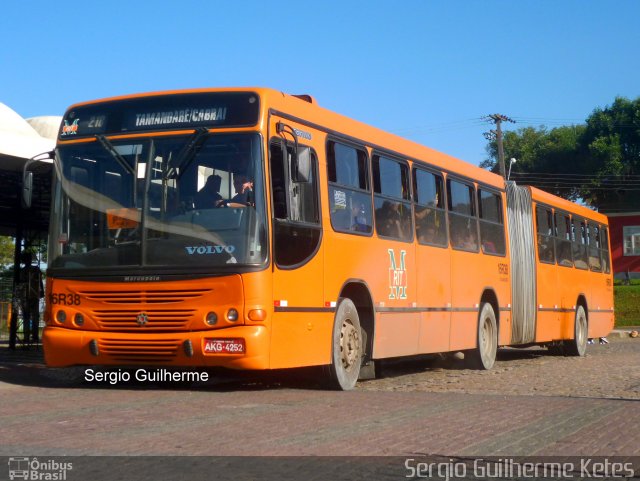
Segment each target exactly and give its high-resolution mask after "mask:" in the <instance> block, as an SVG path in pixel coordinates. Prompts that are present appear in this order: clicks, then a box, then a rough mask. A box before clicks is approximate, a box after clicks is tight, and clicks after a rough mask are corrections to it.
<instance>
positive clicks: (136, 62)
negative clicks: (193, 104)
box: [0, 0, 640, 164]
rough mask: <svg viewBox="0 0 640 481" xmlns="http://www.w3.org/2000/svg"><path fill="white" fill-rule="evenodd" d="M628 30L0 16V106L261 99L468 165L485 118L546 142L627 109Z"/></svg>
mask: <svg viewBox="0 0 640 481" xmlns="http://www.w3.org/2000/svg"><path fill="white" fill-rule="evenodd" d="M639 19H640V1H637V0H615V1H614V0H611V1H592V0H536V1H533V0H530V1H512V0H509V1H507V0H484V1H480V0H467V1H444V0H442V1H429V0H404V1H376V0H369V1H350V0H342V1H335V0H324V1H321V2H287V1H284V2H269V1H265V0H259V1H249V0H234V1H220V0H208V1H207V0H179V1H175V0H174V1H165V0H154V1H147V0H137V1H136V0H126V1H121V0H116V1H109V0H105V1H103V2H62V3H60V2H51V1H50V0H47V1H42V0H33V1H29V2H16V1H9V2H5V4H3V6H2V11H1V14H0V42H1V43H0V45H2V47H0V102H2V103H4V104H6V105H8V106H9V107H11V108H12V109H13V110H15V111H16V112H17V113H19V114H20V115H22V116H23V117H25V118H28V117H33V116H39V115H62V114H63V113H64V111H65V109H66V108H67V107H68V106H69V105H71V104H73V103H76V102H83V101H88V100H94V99H99V98H104V97H110V96H115V95H123V94H130V93H139V92H147V91H160V90H168V89H182V88H199V87H225V86H250V87H254V86H261V87H271V88H275V89H277V90H281V91H284V92H287V93H294V94H299V93H308V94H311V95H313V96H314V97H315V99H316V100H317V102H318V103H319V104H320V105H321V106H323V107H325V108H328V109H331V110H334V111H336V112H339V113H341V114H344V115H347V116H349V117H353V118H355V119H357V120H360V121H362V122H365V123H368V124H370V125H373V126H376V127H379V128H382V129H384V130H388V131H391V132H393V133H396V134H399V135H401V136H403V137H407V138H409V139H411V140H414V141H416V142H418V143H421V144H424V145H427V146H429V147H432V148H434V149H437V150H440V151H442V152H445V153H447V154H450V155H453V156H455V157H458V158H461V159H463V160H465V161H467V162H470V163H473V164H478V163H480V162H481V161H482V160H484V159H485V158H487V153H486V150H485V148H486V145H487V140H486V139H485V138H484V136H483V132H486V131H488V130H490V129H491V128H492V127H493V126H492V125H491V124H489V123H487V122H485V121H482V120H481V118H482V117H483V116H486V115H489V114H494V113H500V114H504V115H507V116H509V117H511V118H513V119H515V120H516V121H517V123H516V124H505V129H506V130H510V129H517V128H522V127H527V126H536V127H537V126H540V125H546V126H547V127H556V126H559V125H571V124H576V123H581V122H584V120H585V119H586V118H587V117H588V116H589V114H590V113H591V112H592V111H593V110H594V109H595V108H597V107H601V108H602V107H606V106H607V105H610V104H611V103H612V102H613V101H614V99H615V97H616V96H623V97H628V98H637V97H638V96H640V54H639V52H640V28H639V27H638V20H639Z"/></svg>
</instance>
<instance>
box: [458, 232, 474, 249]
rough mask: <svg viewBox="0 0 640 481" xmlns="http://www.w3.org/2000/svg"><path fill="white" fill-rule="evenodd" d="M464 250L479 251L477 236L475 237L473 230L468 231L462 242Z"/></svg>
mask: <svg viewBox="0 0 640 481" xmlns="http://www.w3.org/2000/svg"><path fill="white" fill-rule="evenodd" d="M462 248H463V249H465V250H470V251H476V250H478V243H477V241H476V236H474V235H473V233H472V232H471V230H467V232H466V233H465V236H464V239H463V240H462Z"/></svg>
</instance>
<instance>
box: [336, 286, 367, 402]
mask: <svg viewBox="0 0 640 481" xmlns="http://www.w3.org/2000/svg"><path fill="white" fill-rule="evenodd" d="M362 357H363V338H362V330H361V328H360V318H359V317H358V311H357V309H356V306H355V304H354V303H353V301H351V299H347V298H344V299H341V300H340V301H339V303H338V308H337V309H336V315H335V317H334V320H333V336H332V346H331V366H330V368H329V381H330V386H331V387H332V388H333V389H337V390H340V391H349V390H351V389H353V388H354V387H355V385H356V382H357V381H358V375H359V374H360V365H361V364H362Z"/></svg>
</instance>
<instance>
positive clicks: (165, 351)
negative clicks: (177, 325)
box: [98, 339, 180, 363]
mask: <svg viewBox="0 0 640 481" xmlns="http://www.w3.org/2000/svg"><path fill="white" fill-rule="evenodd" d="M98 348H99V350H100V354H103V355H106V356H108V357H110V358H111V359H113V360H114V361H118V362H131V363H156V362H170V361H172V360H173V359H174V358H175V357H176V356H177V354H178V349H179V348H180V340H179V339H167V340H163V341H136V340H130V339H101V340H99V341H98Z"/></svg>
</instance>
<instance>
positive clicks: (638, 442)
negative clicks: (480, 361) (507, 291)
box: [0, 339, 640, 456]
mask: <svg viewBox="0 0 640 481" xmlns="http://www.w3.org/2000/svg"><path fill="white" fill-rule="evenodd" d="M0 351H1V353H0V406H2V408H1V409H0V440H1V441H0V455H9V456H13V455H31V456H33V455H85V454H91V455H131V454H134V455H224V456H226V455H243V456H247V455H260V456H265V455H287V456H297V455H378V456H420V455H441V456H491V455H496V456H503V455H508V456H517V455H540V456H542V455H555V456H571V455H579V456H598V455H599V456H611V455H620V456H639V455H640V340H632V339H617V340H612V342H611V344H609V345H606V346H589V349H588V355H587V356H586V357H585V358H565V357H562V356H551V355H549V354H548V353H547V352H546V351H545V350H541V349H526V350H515V349H504V350H501V351H500V353H499V360H498V362H497V365H496V367H495V368H494V370H492V371H489V372H477V371H469V370H465V369H462V368H461V362H460V361H457V360H444V361H443V360H436V361H425V360H412V361H410V362H404V363H396V362H388V363H386V364H385V365H384V367H383V375H384V377H383V378H381V379H377V380H373V381H366V382H361V383H359V384H358V387H357V389H356V390H354V391H351V392H346V393H343V392H331V391H324V390H322V389H319V388H318V387H317V386H316V385H314V384H313V383H310V382H304V381H302V380H301V379H300V378H299V377H293V378H292V377H288V376H285V375H282V374H280V375H277V376H269V377H265V376H259V377H256V376H255V375H246V374H245V375H241V376H240V377H241V379H239V380H238V379H230V378H228V377H216V378H215V379H213V380H212V381H209V382H207V383H205V384H198V385H184V384H178V383H172V384H169V385H167V384H165V385H156V384H143V383H124V384H119V385H116V386H109V385H108V384H105V383H102V384H96V383H88V382H84V381H83V380H82V379H81V377H80V379H78V375H80V376H82V372H80V374H79V372H78V370H75V371H68V370H67V371H64V373H65V374H61V373H60V372H58V371H52V370H49V369H46V368H44V366H43V365H42V364H41V360H40V356H38V355H34V354H31V353H27V354H23V353H9V352H7V351H6V349H4V348H0ZM70 372H71V373H72V374H74V376H75V377H74V376H68V375H69V373H70ZM20 453H24V454H20Z"/></svg>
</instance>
